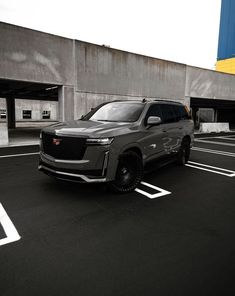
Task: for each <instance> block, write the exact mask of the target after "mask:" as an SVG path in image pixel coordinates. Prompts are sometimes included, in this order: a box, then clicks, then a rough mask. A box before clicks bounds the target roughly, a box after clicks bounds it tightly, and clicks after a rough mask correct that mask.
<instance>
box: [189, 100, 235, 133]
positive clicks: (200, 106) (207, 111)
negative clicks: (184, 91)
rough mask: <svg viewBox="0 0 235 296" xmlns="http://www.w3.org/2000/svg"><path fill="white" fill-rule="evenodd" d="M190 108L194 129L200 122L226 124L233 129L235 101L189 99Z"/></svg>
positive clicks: (234, 127) (234, 126)
mask: <svg viewBox="0 0 235 296" xmlns="http://www.w3.org/2000/svg"><path fill="white" fill-rule="evenodd" d="M190 106H191V110H192V117H193V120H194V124H195V128H199V126H200V123H201V122H228V123H229V126H230V129H235V101H232V100H231V101H229V100H218V99H202V98H191V101H190Z"/></svg>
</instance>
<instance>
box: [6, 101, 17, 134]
mask: <svg viewBox="0 0 235 296" xmlns="http://www.w3.org/2000/svg"><path fill="white" fill-rule="evenodd" d="M6 100H7V124H8V128H15V127H16V120H15V99H14V98H7V99H6Z"/></svg>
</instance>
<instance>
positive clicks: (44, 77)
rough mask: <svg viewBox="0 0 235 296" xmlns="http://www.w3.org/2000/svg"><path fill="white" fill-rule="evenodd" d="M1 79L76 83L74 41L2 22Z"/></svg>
mask: <svg viewBox="0 0 235 296" xmlns="http://www.w3.org/2000/svg"><path fill="white" fill-rule="evenodd" d="M0 36H1V42H0V78H5V79H14V80H24V81H34V82H42V83H52V84H68V85H71V84H73V83H74V67H73V40H71V39H66V38H62V37H58V36H54V35H50V34H45V33H41V32H38V31H34V30H29V29H25V28H22V27H18V26H13V25H9V24H6V23H2V22H0Z"/></svg>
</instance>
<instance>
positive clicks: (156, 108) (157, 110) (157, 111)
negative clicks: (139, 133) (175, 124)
mask: <svg viewBox="0 0 235 296" xmlns="http://www.w3.org/2000/svg"><path fill="white" fill-rule="evenodd" d="M149 116H158V117H161V118H162V112H161V107H160V105H159V104H155V105H152V106H150V107H149V109H148V112H147V114H146V116H145V119H144V124H145V125H147V120H148V118H149Z"/></svg>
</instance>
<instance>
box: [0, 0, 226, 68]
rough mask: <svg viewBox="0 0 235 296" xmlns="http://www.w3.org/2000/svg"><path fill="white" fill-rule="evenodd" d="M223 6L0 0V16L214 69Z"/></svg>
mask: <svg viewBox="0 0 235 296" xmlns="http://www.w3.org/2000/svg"><path fill="white" fill-rule="evenodd" d="M220 5H221V0H83V1H82V0H63V1H61V0H40V1H39V0H38V1H33V0H0V21H3V22H7V23H12V24H16V25H19V26H23V27H28V28H32V29H36V30H40V31H43V32H48V33H52V34H56V35H60V36H64V37H69V38H74V39H78V40H83V41H87V42H91V43H96V44H100V45H102V44H105V45H109V46H110V47H113V48H117V49H122V50H126V51H130V52H135V53H140V54H144V55H148V56H153V57H156V58H161V59H166V60H171V61H175V62H179V63H185V64H188V65H193V66H198V67H202V68H208V69H214V66H215V63H216V57H217V46H218V34H219V19H220ZM0 42H2V41H0Z"/></svg>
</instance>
